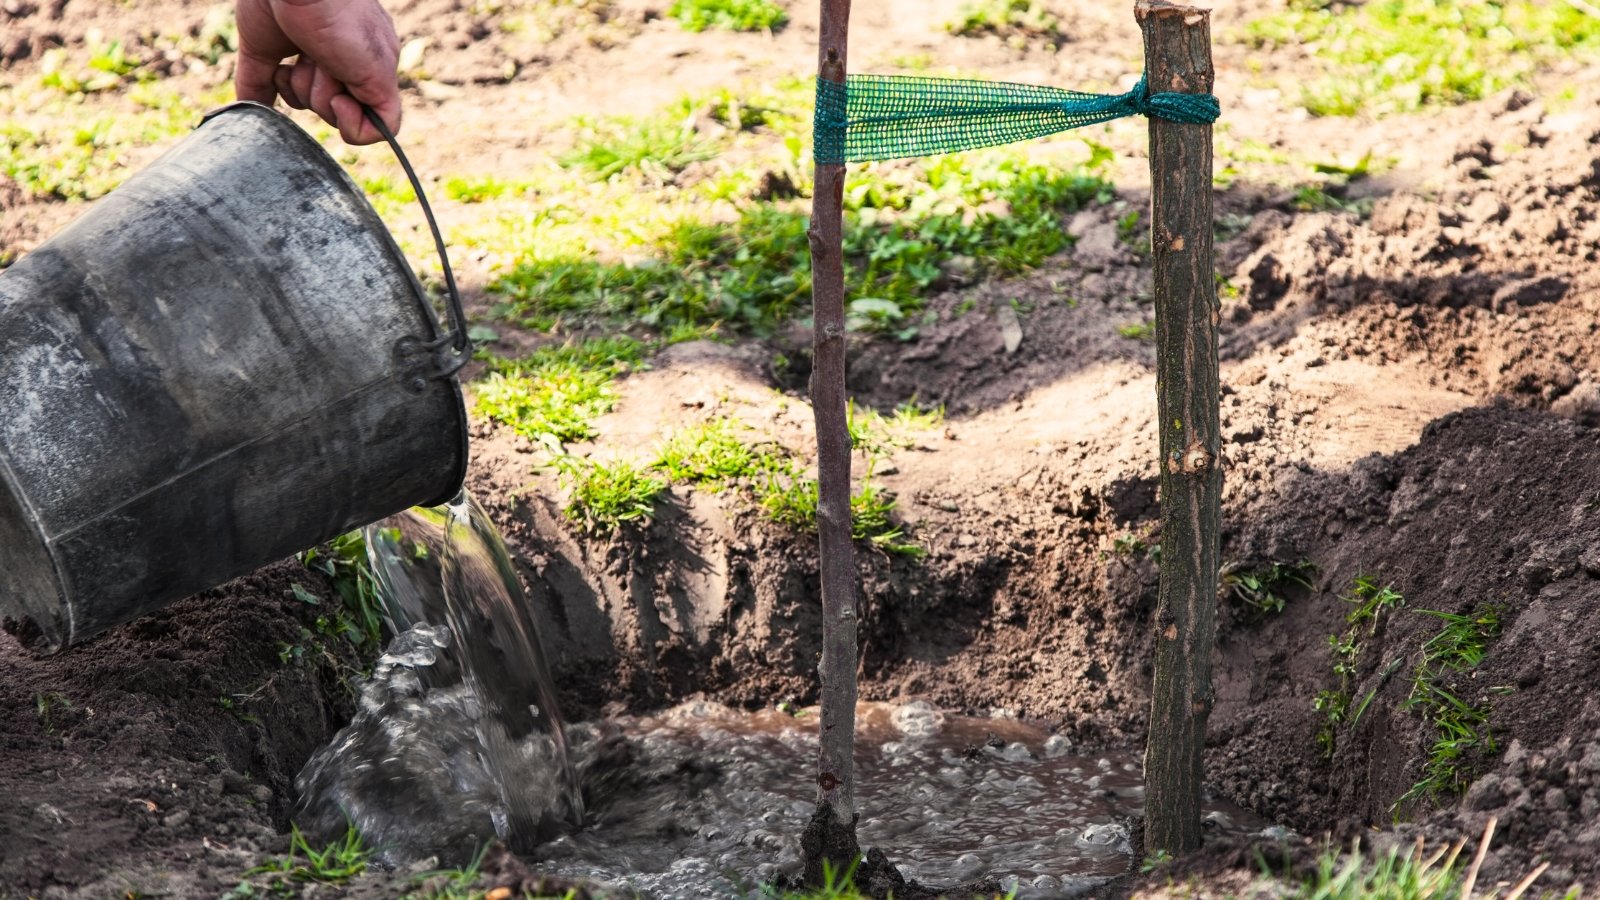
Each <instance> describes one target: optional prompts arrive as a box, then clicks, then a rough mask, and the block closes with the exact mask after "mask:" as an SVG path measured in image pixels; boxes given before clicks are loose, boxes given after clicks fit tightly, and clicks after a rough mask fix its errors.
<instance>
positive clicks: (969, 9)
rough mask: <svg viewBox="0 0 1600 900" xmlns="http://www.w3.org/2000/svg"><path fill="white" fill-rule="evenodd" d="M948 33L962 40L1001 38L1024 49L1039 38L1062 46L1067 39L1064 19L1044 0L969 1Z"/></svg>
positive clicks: (950, 26) (950, 25) (947, 26)
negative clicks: (981, 37)
mask: <svg viewBox="0 0 1600 900" xmlns="http://www.w3.org/2000/svg"><path fill="white" fill-rule="evenodd" d="M945 30H946V31H949V32H950V33H951V34H955V35H960V36H963V37H977V36H981V35H988V34H992V35H998V36H999V37H1002V38H1005V39H1007V41H1008V42H1009V43H1011V44H1013V45H1023V46H1025V45H1026V44H1027V43H1028V41H1030V40H1040V39H1042V40H1044V41H1046V42H1048V43H1049V44H1051V45H1052V46H1059V45H1061V44H1063V43H1065V42H1066V39H1067V37H1066V34H1065V33H1064V32H1063V31H1062V30H1061V19H1060V18H1059V17H1058V16H1056V15H1055V14H1054V13H1052V12H1051V11H1050V9H1049V7H1048V6H1046V4H1045V3H1044V0H970V2H968V3H966V4H965V5H963V6H962V7H961V11H960V12H959V13H958V14H957V16H956V18H955V20H953V21H951V22H948V23H946V24H945Z"/></svg>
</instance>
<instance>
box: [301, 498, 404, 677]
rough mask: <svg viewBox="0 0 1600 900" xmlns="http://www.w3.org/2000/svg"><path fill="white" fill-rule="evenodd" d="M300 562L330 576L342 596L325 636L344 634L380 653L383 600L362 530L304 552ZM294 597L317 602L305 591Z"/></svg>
mask: <svg viewBox="0 0 1600 900" xmlns="http://www.w3.org/2000/svg"><path fill="white" fill-rule="evenodd" d="M299 559H300V563H301V564H302V565H304V566H305V567H306V568H308V569H315V570H316V571H318V572H321V573H322V574H324V575H327V576H328V578H329V579H331V580H332V581H333V587H334V590H335V591H337V592H338V594H339V599H340V601H341V606H342V608H341V609H340V610H338V611H336V612H335V613H333V615H332V616H331V617H330V618H328V619H327V620H326V622H327V625H326V626H324V627H323V631H324V633H329V634H342V635H345V636H346V637H348V638H349V639H350V642H351V643H353V644H355V645H356V646H357V647H359V648H360V649H361V650H362V651H363V652H365V653H369V654H376V653H377V652H378V651H379V650H381V649H382V648H383V600H382V597H381V594H380V593H379V591H378V580H377V578H376V577H375V576H374V575H373V573H372V564H371V563H370V562H368V561H367V539H366V537H365V536H364V535H363V534H362V532H361V531H360V529H357V530H355V531H349V532H346V533H344V534H341V535H339V536H338V537H336V538H334V539H333V540H331V541H329V542H328V543H326V544H324V545H322V546H320V547H313V548H312V549H310V550H307V551H305V552H304V553H301V554H300V556H299ZM295 597H296V598H297V599H299V600H300V601H301V602H306V603H309V602H311V601H312V600H315V599H316V598H315V596H314V595H312V594H310V593H309V592H306V591H305V590H304V589H303V588H302V589H301V590H299V591H296V592H295ZM308 598H309V599H308ZM318 621H319V623H320V622H323V621H324V620H321V619H319V620H318ZM296 656H298V654H296Z"/></svg>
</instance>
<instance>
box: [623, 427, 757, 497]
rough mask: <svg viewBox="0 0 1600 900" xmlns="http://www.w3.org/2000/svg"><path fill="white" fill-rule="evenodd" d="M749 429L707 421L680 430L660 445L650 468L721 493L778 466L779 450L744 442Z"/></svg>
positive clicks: (675, 478)
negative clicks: (743, 479)
mask: <svg viewBox="0 0 1600 900" xmlns="http://www.w3.org/2000/svg"><path fill="white" fill-rule="evenodd" d="M748 430H749V428H748V427H747V426H745V425H744V424H742V423H740V422H739V421H737V420H735V419H729V418H718V419H710V420H708V421H706V422H702V423H700V424H699V425H694V426H690V427H688V428H681V429H679V430H678V431H676V432H674V433H673V435H672V436H671V437H670V438H668V439H667V441H666V442H665V443H664V444H662V445H661V448H660V450H658V451H657V453H656V458H655V460H654V461H652V462H651V464H650V467H651V468H653V469H656V470H658V471H660V472H661V474H662V475H664V476H666V477H667V478H668V479H669V480H671V481H674V482H687V483H690V484H698V485H704V486H705V487H707V488H708V489H709V490H712V491H720V490H722V489H723V488H724V487H727V486H728V485H729V484H731V483H733V482H735V481H737V480H739V479H742V478H753V477H755V476H757V475H759V474H760V473H761V472H763V471H768V470H771V469H773V468H775V467H776V466H777V465H778V464H779V463H778V461H777V456H775V453H776V454H781V453H782V451H781V449H779V450H776V451H775V450H773V449H770V448H768V449H758V448H756V447H753V446H751V445H750V444H748V443H746V442H745V441H744V438H743V434H744V433H745V432H746V431H748Z"/></svg>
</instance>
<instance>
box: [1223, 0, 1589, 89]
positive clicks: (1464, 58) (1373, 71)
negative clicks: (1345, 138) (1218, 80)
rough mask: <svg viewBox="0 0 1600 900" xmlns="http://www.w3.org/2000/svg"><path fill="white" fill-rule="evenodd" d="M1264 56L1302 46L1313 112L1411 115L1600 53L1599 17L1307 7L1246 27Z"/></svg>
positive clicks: (1416, 0) (1519, 9)
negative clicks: (1313, 65)
mask: <svg viewBox="0 0 1600 900" xmlns="http://www.w3.org/2000/svg"><path fill="white" fill-rule="evenodd" d="M1236 38H1237V39H1239V40H1242V41H1245V42H1247V43H1249V44H1252V45H1254V46H1256V47H1258V48H1262V49H1265V50H1273V49H1275V48H1278V47H1282V46H1286V45H1304V46H1305V47H1306V49H1308V50H1309V51H1310V52H1311V54H1312V56H1313V57H1314V58H1315V59H1316V60H1317V61H1318V62H1319V63H1320V66H1321V73H1320V74H1319V75H1316V76H1312V77H1310V78H1309V79H1306V80H1304V82H1303V83H1302V84H1301V86H1300V90H1301V95H1302V96H1301V101H1302V103H1303V104H1304V106H1305V108H1306V109H1307V110H1308V111H1309V112H1311V113H1312V114H1313V115H1319V116H1352V115H1358V114H1365V115H1386V114H1392V113H1406V112H1412V111H1414V110H1417V109H1420V108H1422V107H1425V106H1436V105H1447V104H1456V103H1464V102H1468V101H1472V100H1479V99H1482V98H1484V97H1486V96H1488V95H1490V94H1493V93H1495V92H1496V91H1499V90H1501V89H1504V88H1506V87H1509V86H1512V85H1516V84H1522V83H1526V82H1527V81H1528V79H1529V78H1530V77H1531V76H1532V75H1533V74H1534V73H1536V72H1538V71H1539V70H1541V69H1543V68H1545V67H1547V66H1549V65H1551V64H1552V63H1554V62H1556V61H1558V60H1560V59H1562V58H1564V57H1568V56H1572V55H1581V56H1583V57H1584V58H1592V57H1593V56H1594V55H1595V54H1596V51H1597V50H1600V17H1596V16H1593V15H1589V14H1586V13H1585V12H1583V11H1582V10H1579V9H1578V8H1576V7H1575V6H1574V5H1572V4H1569V3H1564V2H1535V0H1371V2H1367V3H1334V2H1330V0H1322V2H1306V3H1299V4H1294V5H1293V6H1291V8H1290V9H1288V10H1285V11H1283V12H1280V13H1275V14H1273V15H1270V16H1266V17H1264V18H1261V19H1257V20H1255V21H1254V22H1251V23H1249V24H1248V25H1246V26H1245V27H1244V29H1243V30H1242V32H1241V33H1240V34H1238V35H1236Z"/></svg>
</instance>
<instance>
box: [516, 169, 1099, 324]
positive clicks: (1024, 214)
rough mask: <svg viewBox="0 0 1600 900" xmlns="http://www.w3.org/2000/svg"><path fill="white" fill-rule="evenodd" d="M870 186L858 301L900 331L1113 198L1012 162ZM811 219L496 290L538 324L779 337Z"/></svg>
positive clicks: (855, 266) (525, 276)
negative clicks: (949, 285) (873, 303)
mask: <svg viewBox="0 0 1600 900" xmlns="http://www.w3.org/2000/svg"><path fill="white" fill-rule="evenodd" d="M862 182H863V183H862V184H860V185H856V186H855V188H854V189H853V190H851V191H850V192H849V194H848V195H847V201H846V202H847V205H848V206H849V209H850V212H851V213H852V215H851V216H850V217H849V220H848V225H847V227H846V234H845V241H844V250H845V256H846V258H847V262H848V269H847V272H848V273H849V275H848V279H849V280H848V284H847V290H848V292H849V295H850V297H851V298H852V300H860V299H862V298H869V299H873V300H877V301H882V303H884V304H889V305H891V306H892V308H893V309H895V310H898V311H899V315H895V314H893V313H889V314H887V315H888V317H889V318H892V319H898V318H900V317H903V316H905V315H908V314H910V313H912V312H915V311H918V310H920V309H921V308H922V303H923V300H924V298H925V297H926V296H927V295H928V294H929V293H930V292H932V291H933V290H935V289H937V288H938V287H939V286H940V285H942V284H943V283H945V281H946V273H945V269H944V266H945V265H947V264H948V263H949V261H950V260H951V259H952V258H955V257H964V258H966V259H968V260H970V261H971V262H972V264H973V267H974V268H975V270H976V273H977V277H986V276H997V275H1015V274H1020V273H1022V272H1026V271H1028V270H1029V269H1032V268H1034V267H1036V266H1038V265H1039V264H1040V263H1041V262H1043V261H1044V260H1045V259H1046V258H1048V257H1049V256H1051V255H1053V254H1055V253H1057V252H1059V251H1060V250H1062V249H1065V248H1066V246H1067V245H1068V243H1069V242H1070V238H1068V237H1067V236H1066V235H1065V233H1064V232H1063V231H1062V229H1061V216H1062V215H1064V214H1065V213H1067V212H1070V211H1072V210H1076V209H1078V208H1080V207H1082V206H1083V205H1085V204H1087V203H1089V202H1091V201H1093V200H1094V199H1096V198H1097V197H1100V196H1101V195H1102V193H1103V192H1105V191H1107V190H1108V186H1107V185H1106V183H1105V182H1104V181H1102V180H1100V179H1099V178H1098V176H1095V175H1092V174H1088V173H1086V172H1084V171H1081V170H1072V169H1068V170H1066V171H1062V170H1060V169H1058V168H1056V167H1054V166H1048V165H1043V164H1034V163H1031V162H1027V161H1025V160H1023V159H1022V158H1021V157H1016V156H1005V155H999V156H991V157H989V158H987V159H986V160H983V161H981V162H980V161H976V160H969V161H967V164H966V166H965V167H963V166H961V165H960V164H955V163H950V162H947V161H941V160H931V161H923V162H920V163H916V164H912V165H910V166H906V167H903V168H901V169H898V170H894V171H892V172H887V173H885V177H883V178H882V179H878V180H877V182H878V183H874V180H873V179H870V178H863V179H862ZM973 210H982V211H981V212H976V213H975V212H973ZM807 219H808V217H807V214H806V213H805V212H804V211H803V210H801V209H794V208H791V207H790V206H788V205H786V204H782V203H777V202H757V203H751V204H746V205H745V206H743V208H742V209H741V210H740V212H739V214H738V216H737V218H735V219H734V220H733V221H731V222H727V223H722V224H713V223H711V222H709V221H699V220H694V219H689V220H686V221H683V222H681V223H680V224H679V225H677V226H676V227H675V228H672V229H670V230H669V231H668V233H666V234H665V235H663V236H662V237H661V238H660V239H659V240H657V241H656V242H655V246H654V253H655V255H654V257H653V258H647V259H645V260H642V261H639V262H634V263H608V262H604V261H601V260H597V259H593V258H588V259H574V258H570V257H569V258H554V259H551V258H542V259H529V260H525V261H523V262H521V263H518V264H516V265H515V266H513V267H512V268H511V269H510V270H509V271H508V272H506V273H505V274H504V275H502V276H501V277H500V278H499V279H498V280H496V281H495V282H494V283H492V284H491V285H490V290H491V291H493V292H495V293H498V294H501V295H503V296H505V297H506V298H507V301H508V303H507V304H506V306H505V308H504V309H502V310H501V312H502V314H503V315H504V316H506V317H508V318H512V319H515V320H520V321H522V322H524V323H525V324H538V323H539V322H540V321H553V320H554V317H556V316H560V315H563V314H565V315H572V314H580V315H587V316H599V317H613V318H617V317H620V318H624V319H633V320H636V321H638V322H640V323H642V324H644V325H647V326H654V327H665V326H670V325H674V324H692V325H710V324H727V325H731V326H734V327H737V328H742V329H751V330H754V331H757V332H763V331H769V330H771V329H772V328H774V327H775V326H776V325H777V324H779V323H781V322H782V321H784V320H786V319H788V318H789V317H790V316H791V315H793V314H794V313H795V312H797V311H798V310H799V309H800V308H801V306H802V304H803V302H804V301H806V300H808V299H809V297H810V291H811V271H810V256H809V252H808V250H807V243H806V228H807ZM878 309H879V310H880V313H879V315H880V316H883V315H885V314H884V313H882V312H881V310H882V306H879V307H878Z"/></svg>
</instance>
